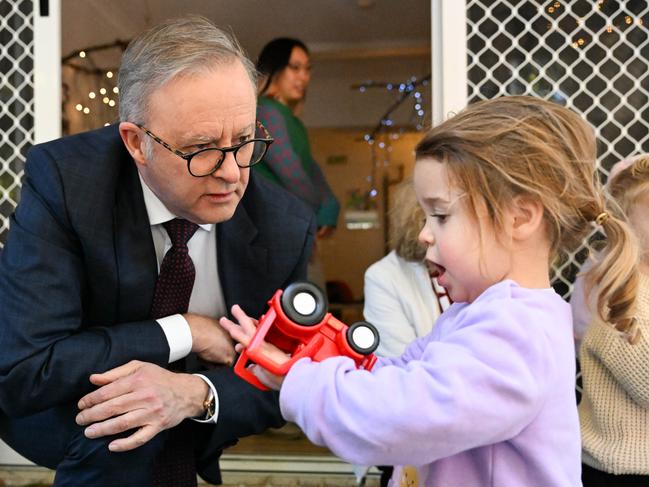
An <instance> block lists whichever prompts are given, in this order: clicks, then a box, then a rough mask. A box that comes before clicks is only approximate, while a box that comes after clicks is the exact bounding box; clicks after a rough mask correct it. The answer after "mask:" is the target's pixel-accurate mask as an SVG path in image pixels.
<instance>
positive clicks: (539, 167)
mask: <svg viewBox="0 0 649 487" xmlns="http://www.w3.org/2000/svg"><path fill="white" fill-rule="evenodd" d="M595 157H596V147H595V140H594V134H593V131H592V129H591V128H590V127H589V126H588V124H587V123H586V122H585V121H584V120H583V119H582V118H581V117H579V116H578V115H576V114H575V113H573V112H572V111H570V110H568V109H566V108H563V107H561V106H559V105H557V104H554V103H551V102H548V101H543V100H540V99H535V98H531V97H525V96H514V97H504V98H499V99H495V100H490V101H483V102H479V103H475V104H473V105H470V106H468V107H467V108H466V109H465V110H463V111H462V112H460V113H459V114H457V115H455V116H454V117H452V118H450V119H448V120H447V121H445V122H443V123H441V124H440V125H439V126H437V127H435V128H433V129H432V130H430V132H429V133H428V134H427V135H426V136H425V137H424V138H423V140H422V141H421V142H420V143H419V144H418V145H417V148H416V164H415V170H414V186H415V193H416V195H417V200H418V202H419V204H420V206H421V207H422V208H423V210H424V212H425V214H426V219H425V223H424V224H423V228H422V230H421V232H420V234H419V239H420V241H421V242H422V243H424V244H425V245H426V246H427V251H426V260H427V261H428V263H429V264H430V265H431V266H433V267H434V268H435V270H436V274H437V276H438V277H437V279H438V282H439V283H440V285H442V286H444V287H445V288H446V289H447V291H448V293H449V296H450V298H451V299H452V300H453V302H454V304H453V305H451V307H450V308H449V309H448V310H446V311H445V312H444V313H443V314H442V315H441V316H440V318H439V319H438V322H437V324H436V325H435V327H434V328H433V329H432V331H431V332H430V333H429V334H428V335H426V336H425V337H422V338H420V339H418V340H416V341H415V342H413V343H412V344H411V345H409V346H408V348H406V350H405V352H404V353H403V355H402V356H401V357H398V358H383V359H380V360H379V362H378V363H377V365H376V366H375V367H374V369H373V370H372V371H371V372H368V371H366V370H357V369H356V367H355V364H354V362H353V361H352V360H351V359H349V358H346V357H334V358H330V359H327V360H324V361H322V362H312V361H311V360H309V359H302V360H299V361H298V362H296V363H295V364H294V365H293V367H292V368H291V369H290V370H289V372H288V374H287V375H286V376H285V377H277V376H273V375H271V374H270V373H269V372H268V371H267V370H264V369H261V368H260V367H259V366H255V373H256V374H257V375H258V377H260V378H261V380H262V381H264V382H265V383H266V384H267V385H269V386H271V387H274V388H276V389H280V406H281V410H282V414H283V415H284V417H285V418H286V419H287V420H289V421H293V422H296V423H297V424H298V425H299V426H300V427H301V428H302V429H303V431H304V432H305V433H306V435H307V436H308V437H309V438H310V439H311V441H313V442H314V443H317V444H320V445H326V446H328V447H329V448H330V449H331V450H332V451H333V452H334V453H335V454H336V455H338V456H339V457H341V458H343V459H345V460H347V461H350V462H352V463H357V464H364V465H396V466H397V467H396V468H395V470H394V475H393V477H392V481H391V482H392V485H393V486H401V485H408V486H415V485H422V486H423V485H425V486H462V487H486V486H526V487H535V486H537V487H547V486H580V485H581V475H580V474H581V462H580V458H581V442H580V432H579V420H578V416H577V407H576V400H575V387H574V381H575V356H574V346H573V337H572V318H571V313H570V307H569V305H568V304H567V303H566V302H565V301H564V300H563V299H562V298H561V296H559V295H558V294H557V293H556V292H555V291H554V290H553V289H552V287H551V286H550V269H551V266H552V264H553V263H554V262H555V260H556V259H557V258H560V257H561V256H564V255H566V253H568V252H570V251H572V250H574V249H576V248H577V247H578V246H579V245H580V244H581V242H582V240H583V238H584V237H585V235H586V234H587V233H588V231H589V229H590V228H591V227H592V225H593V223H594V222H595V221H598V222H599V223H600V224H601V225H602V226H603V229H604V231H605V232H606V234H607V236H609V237H610V238H609V240H608V242H607V247H606V248H604V249H603V250H602V255H603V256H604V260H603V262H604V265H606V269H604V268H601V267H597V266H596V267H594V268H593V275H594V276H595V279H596V281H597V282H598V284H600V291H599V297H598V303H599V304H598V309H599V310H600V312H601V314H602V315H603V316H604V317H606V318H608V319H609V320H610V321H611V322H612V323H613V324H614V326H618V327H619V329H620V330H623V331H624V332H626V331H629V330H630V327H629V323H630V320H631V317H632V316H633V304H634V301H633V299H632V297H633V296H634V295H635V292H636V287H637V268H636V267H635V263H636V254H637V250H636V246H635V245H634V240H633V239H632V236H631V234H630V230H629V228H628V226H627V225H626V223H625V221H624V219H622V218H620V217H619V216H618V213H617V212H615V211H613V210H612V209H610V208H609V207H608V206H607V204H606V199H605V197H604V194H603V192H602V189H601V187H600V183H599V180H598V179H597V178H596V175H595ZM232 312H233V316H234V317H235V318H236V319H237V320H238V321H239V324H240V325H241V326H237V325H236V324H235V323H233V322H231V321H229V320H227V319H226V318H223V319H221V325H222V326H223V327H224V328H226V329H227V330H228V331H229V332H230V334H231V336H232V337H233V338H234V339H235V340H237V341H238V342H239V345H237V347H238V349H239V350H241V348H242V347H243V346H245V345H247V344H248V343H249V341H250V338H251V336H252V335H253V334H254V331H255V325H256V323H255V320H253V319H251V318H249V317H248V316H247V315H246V314H245V313H244V312H243V311H242V310H241V309H240V308H238V307H237V306H235V307H234V308H233V310H232ZM269 350H270V347H269ZM273 353H274V354H275V359H276V360H281V359H284V360H286V356H285V355H284V354H283V353H282V352H281V351H279V350H277V349H275V350H273Z"/></svg>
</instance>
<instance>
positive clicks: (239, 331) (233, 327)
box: [219, 304, 290, 391]
mask: <svg viewBox="0 0 649 487" xmlns="http://www.w3.org/2000/svg"><path fill="white" fill-rule="evenodd" d="M232 316H234V317H235V318H236V319H237V321H238V322H239V324H238V325H237V324H236V323H234V322H233V321H230V320H229V319H227V318H226V317H223V318H221V319H220V320H219V324H220V325H221V326H222V327H223V328H225V330H226V331H227V332H228V333H229V334H230V336H231V337H232V338H233V339H234V340H236V341H237V342H238V343H237V345H236V346H235V349H236V351H237V352H241V351H242V350H243V349H244V348H245V347H247V346H248V344H249V343H250V340H252V337H253V336H254V334H255V332H256V331H257V320H255V319H252V318H251V317H250V316H248V315H247V314H246V313H245V312H244V311H243V310H242V309H241V308H240V307H239V306H238V305H236V304H235V305H234V306H232ZM261 346H262V349H263V351H264V354H266V355H268V357H269V358H271V359H272V360H273V361H275V362H277V363H279V364H281V363H284V362H286V361H287V360H288V359H289V358H290V356H289V355H287V354H286V353H284V352H283V351H282V350H280V349H279V348H277V347H276V346H275V345H273V344H271V343H268V342H263V343H262V345H261ZM250 370H251V371H252V373H253V374H255V375H256V376H257V378H258V379H259V380H260V381H261V383H262V384H264V385H265V386H266V387H268V388H270V389H274V390H276V391H279V389H280V388H281V387H282V383H283V382H284V376H281V375H275V374H272V373H270V372H269V371H268V370H266V369H264V368H263V367H261V366H259V365H256V364H253V365H251V366H250Z"/></svg>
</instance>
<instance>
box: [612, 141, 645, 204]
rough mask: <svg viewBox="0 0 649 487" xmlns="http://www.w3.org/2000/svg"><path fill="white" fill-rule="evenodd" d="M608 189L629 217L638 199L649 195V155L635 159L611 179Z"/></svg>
mask: <svg viewBox="0 0 649 487" xmlns="http://www.w3.org/2000/svg"><path fill="white" fill-rule="evenodd" d="M622 162H624V161H622ZM606 188H607V189H608V192H609V193H610V194H611V196H612V197H613V198H614V199H615V201H617V202H618V203H619V205H620V207H621V209H622V211H623V212H624V213H625V214H627V215H628V213H629V210H630V208H631V207H632V206H633V205H634V204H635V203H636V201H637V200H638V198H639V197H641V196H642V195H645V194H647V193H649V154H642V155H640V156H636V157H634V158H633V160H632V162H630V164H629V165H628V166H627V167H625V168H624V169H622V170H620V171H619V172H616V173H615V175H613V176H611V177H610V179H609V180H608V182H607V183H606Z"/></svg>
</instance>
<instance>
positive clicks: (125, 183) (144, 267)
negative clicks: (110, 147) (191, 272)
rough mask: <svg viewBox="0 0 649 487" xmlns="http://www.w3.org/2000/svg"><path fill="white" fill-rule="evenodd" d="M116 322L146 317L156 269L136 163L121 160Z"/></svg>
mask: <svg viewBox="0 0 649 487" xmlns="http://www.w3.org/2000/svg"><path fill="white" fill-rule="evenodd" d="M113 224H114V229H115V258H116V260H117V268H118V276H119V298H118V304H117V307H118V320H119V321H118V322H121V321H122V320H127V321H134V320H144V319H147V318H149V313H150V311H151V302H152V301H153V292H154V290H155V282H156V279H157V274H158V269H157V262H156V257H155V248H154V246H153V238H152V236H151V228H150V225H149V217H148V215H147V212H146V206H145V205H144V197H143V196H142V187H141V185H140V180H139V178H138V174H137V169H136V168H135V163H134V162H133V161H132V160H130V158H129V160H128V162H126V161H124V163H123V171H122V175H121V177H120V183H119V184H118V188H117V197H116V202H115V213H114V222H113Z"/></svg>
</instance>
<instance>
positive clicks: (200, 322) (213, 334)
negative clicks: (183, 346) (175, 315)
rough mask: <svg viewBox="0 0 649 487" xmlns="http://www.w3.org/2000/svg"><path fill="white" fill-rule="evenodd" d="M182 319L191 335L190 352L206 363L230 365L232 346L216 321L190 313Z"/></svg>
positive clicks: (232, 352)
mask: <svg viewBox="0 0 649 487" xmlns="http://www.w3.org/2000/svg"><path fill="white" fill-rule="evenodd" d="M183 317H184V318H185V320H187V323H188V324H189V329H190V330H191V333H192V352H194V353H196V355H198V356H199V357H200V358H201V359H203V360H204V361H206V362H211V363H213V364H225V365H232V362H233V361H234V356H235V352H234V344H233V343H232V339H231V338H230V335H229V334H228V333H226V332H225V331H224V330H223V328H221V327H220V326H219V325H218V322H217V320H216V319H214V318H209V317H207V316H202V315H196V314H192V313H187V314H184V315H183Z"/></svg>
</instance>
